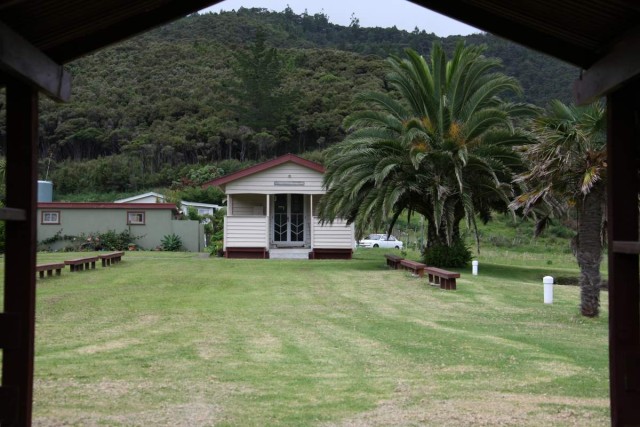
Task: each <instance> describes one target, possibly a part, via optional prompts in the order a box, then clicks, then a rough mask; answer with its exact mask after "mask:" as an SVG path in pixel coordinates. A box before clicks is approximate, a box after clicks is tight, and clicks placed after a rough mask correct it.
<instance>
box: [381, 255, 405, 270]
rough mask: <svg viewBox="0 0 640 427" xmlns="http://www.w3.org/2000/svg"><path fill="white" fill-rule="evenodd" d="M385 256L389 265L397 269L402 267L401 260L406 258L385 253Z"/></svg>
mask: <svg viewBox="0 0 640 427" xmlns="http://www.w3.org/2000/svg"><path fill="white" fill-rule="evenodd" d="M384 257H385V258H386V259H387V266H389V267H391V268H393V269H394V270H397V269H398V267H400V261H402V260H403V259H404V258H403V257H401V256H398V255H393V254H384Z"/></svg>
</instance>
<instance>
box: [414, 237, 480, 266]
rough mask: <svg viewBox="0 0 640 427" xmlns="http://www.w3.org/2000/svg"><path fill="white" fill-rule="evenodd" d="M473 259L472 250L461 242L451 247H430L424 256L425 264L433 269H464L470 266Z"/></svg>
mask: <svg viewBox="0 0 640 427" xmlns="http://www.w3.org/2000/svg"><path fill="white" fill-rule="evenodd" d="M471 258H472V256H471V250H470V249H469V248H468V247H467V246H466V245H465V243H464V242H463V241H461V240H458V241H456V242H454V243H453V244H452V245H451V246H446V245H434V246H430V247H428V248H426V250H425V252H424V254H423V260H424V263H425V264H427V265H429V266H432V267H449V268H462V267H465V266H466V265H467V264H469V261H471Z"/></svg>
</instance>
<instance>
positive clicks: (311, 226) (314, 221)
mask: <svg viewBox="0 0 640 427" xmlns="http://www.w3.org/2000/svg"><path fill="white" fill-rule="evenodd" d="M309 209H311V215H310V216H309V218H310V219H311V220H310V221H309V243H310V246H311V249H312V250H313V246H314V245H313V243H314V242H313V228H314V225H315V223H316V219H315V217H314V216H313V194H310V195H309Z"/></svg>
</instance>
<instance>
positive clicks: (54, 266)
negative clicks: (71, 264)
mask: <svg viewBox="0 0 640 427" xmlns="http://www.w3.org/2000/svg"><path fill="white" fill-rule="evenodd" d="M63 268H64V262H52V263H50V264H40V265H36V271H37V272H38V274H39V275H40V278H43V277H44V272H45V271H46V272H47V276H53V270H55V271H56V276H59V275H60V273H61V272H62V269H63Z"/></svg>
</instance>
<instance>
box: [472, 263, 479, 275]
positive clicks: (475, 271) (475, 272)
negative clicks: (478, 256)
mask: <svg viewBox="0 0 640 427" xmlns="http://www.w3.org/2000/svg"><path fill="white" fill-rule="evenodd" d="M471 274H472V275H474V276H477V275H478V261H477V260H475V259H474V260H473V261H471Z"/></svg>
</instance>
